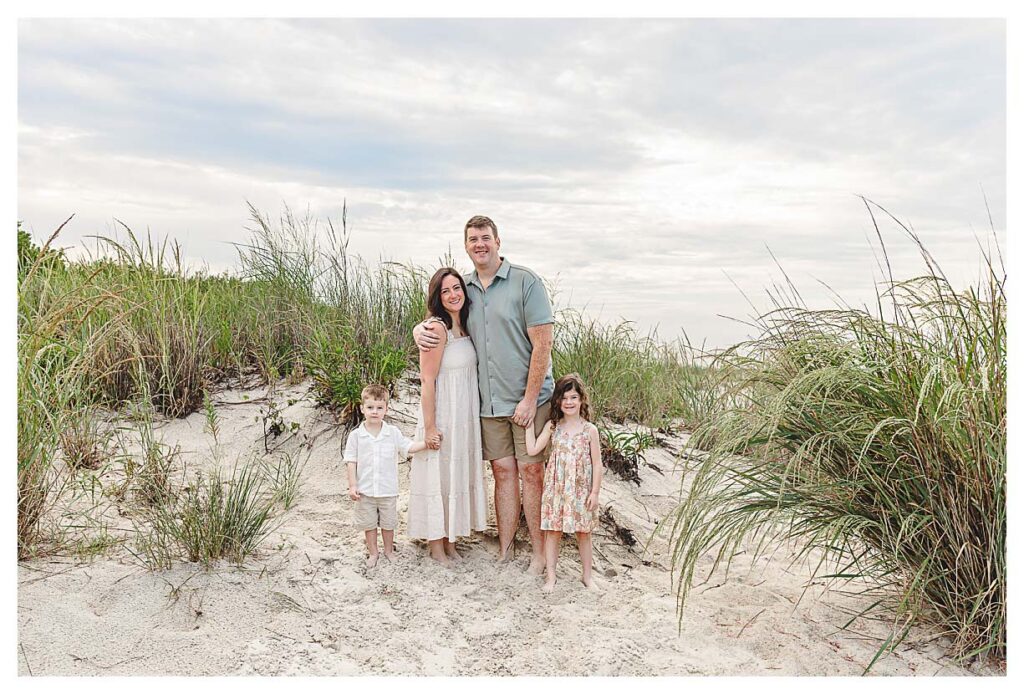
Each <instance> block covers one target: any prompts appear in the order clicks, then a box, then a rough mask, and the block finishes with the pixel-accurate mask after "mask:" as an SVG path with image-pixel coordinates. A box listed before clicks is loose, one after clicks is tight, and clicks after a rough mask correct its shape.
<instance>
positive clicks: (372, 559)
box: [366, 554, 379, 569]
mask: <svg viewBox="0 0 1024 694" xmlns="http://www.w3.org/2000/svg"><path fill="white" fill-rule="evenodd" d="M378 556H379V555H377V554H371V555H370V556H368V557H367V558H366V568H368V569H372V568H373V567H375V566H377V558H378Z"/></svg>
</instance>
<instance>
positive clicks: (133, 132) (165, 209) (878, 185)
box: [18, 19, 1006, 346]
mask: <svg viewBox="0 0 1024 694" xmlns="http://www.w3.org/2000/svg"><path fill="white" fill-rule="evenodd" d="M18 33H19V38H18V72H19V84H18V97H19V103H18V120H19V126H18V164H19V169H18V204H19V209H18V218H19V219H21V220H23V221H24V223H25V226H26V227H27V228H28V229H29V230H30V231H32V232H33V234H34V235H35V237H36V238H37V239H42V238H45V237H46V236H47V235H48V234H49V233H50V232H51V231H52V230H53V229H54V228H56V227H57V226H58V225H59V224H60V222H62V221H63V220H64V219H65V218H67V217H68V216H69V215H71V214H72V213H75V215H76V216H75V219H74V220H73V221H72V223H71V224H70V225H69V226H68V227H67V228H66V229H65V232H64V233H63V234H62V236H61V241H60V243H61V245H63V246H76V245H78V244H80V243H81V240H82V239H83V238H84V237H87V236H89V235H94V234H110V233H114V232H115V231H116V229H115V224H114V222H113V220H114V218H115V217H116V218H117V219H120V220H123V221H124V222H125V223H127V224H128V225H129V226H131V227H132V228H134V229H136V230H137V231H142V232H144V231H145V230H146V229H147V228H148V229H149V230H151V231H152V232H153V233H154V234H155V235H160V236H163V235H168V236H171V237H173V238H176V239H177V240H179V241H180V242H181V243H182V244H183V246H184V252H185V255H186V256H187V258H188V259H189V260H190V261H191V262H192V263H193V265H194V266H195V267H201V266H205V267H208V268H209V269H211V270H214V271H220V270H225V269H229V268H232V267H234V266H236V258H237V253H236V251H235V249H234V247H233V246H232V245H231V243H232V242H244V241H245V240H246V239H247V238H248V232H247V231H246V229H245V228H246V226H248V225H249V220H248V211H247V208H246V201H250V202H252V203H253V204H254V205H255V206H257V207H258V208H260V209H262V210H264V211H265V212H267V213H269V214H271V215H275V216H276V215H277V214H279V213H280V211H281V209H282V206H283V205H285V204H287V205H290V206H291V207H293V208H294V209H296V210H299V211H305V210H306V208H308V209H309V210H310V212H311V213H312V214H314V215H317V216H319V217H322V218H327V217H330V218H332V219H334V220H336V221H337V220H338V219H339V218H340V211H341V207H342V202H343V200H347V201H348V206H349V222H350V224H349V226H350V229H351V232H352V240H351V244H350V248H351V249H353V250H355V251H356V252H358V253H359V254H361V255H363V256H364V257H366V258H367V259H369V260H371V261H375V260H376V259H377V258H379V257H381V256H383V257H386V258H390V259H394V260H399V261H412V262H414V263H417V264H420V265H422V266H424V267H425V268H428V269H433V268H434V267H435V266H436V265H437V259H438V258H439V257H440V256H442V255H444V254H445V253H446V251H447V250H448V248H449V246H450V247H451V248H452V251H453V253H454V254H455V257H456V259H457V261H458V263H459V265H460V267H461V268H462V269H469V268H470V263H469V260H468V258H467V257H466V255H465V253H464V252H463V250H462V232H461V230H462V225H463V223H464V222H465V220H466V219H468V218H469V217H470V216H472V215H474V214H486V215H489V216H490V217H492V218H493V219H494V220H495V221H496V222H497V224H498V228H499V234H500V236H501V238H502V251H503V254H504V255H506V256H507V257H508V258H509V259H510V260H511V261H512V262H516V263H520V264H523V265H526V266H528V267H531V268H533V269H534V270H536V271H537V272H539V273H540V274H542V275H543V276H545V277H546V278H547V279H549V280H551V281H553V282H555V283H556V285H557V287H558V289H559V293H558V296H557V303H558V304H560V305H563V306H564V305H566V304H570V303H571V304H572V305H575V306H579V307H582V306H586V308H587V310H588V311H589V312H590V313H591V314H593V315H595V316H599V317H601V318H602V319H604V320H606V321H617V320H619V319H620V318H627V319H630V320H634V321H636V322H637V324H638V326H639V327H640V328H641V329H642V330H644V331H646V330H648V329H651V328H653V327H654V326H656V325H657V326H658V332H659V335H660V337H661V338H662V339H665V340H671V339H674V338H675V337H677V336H678V335H679V333H680V331H681V330H684V329H685V330H686V332H687V333H688V334H689V336H690V338H691V339H692V340H694V341H695V342H698V343H699V342H701V341H704V340H707V343H708V344H709V345H713V346H724V345H726V344H728V343H730V342H733V341H736V340H740V339H743V338H744V337H746V336H747V335H748V333H749V330H748V328H746V327H745V326H744V325H742V324H741V323H737V322H735V321H732V320H729V319H728V318H723V317H720V316H728V317H733V318H739V319H743V318H746V317H747V316H749V315H750V313H751V308H750V307H749V306H748V305H747V303H746V300H745V299H744V297H743V293H746V294H747V295H748V296H750V297H751V298H752V299H753V300H754V301H755V303H756V304H758V307H759V308H766V307H767V302H766V301H764V300H763V298H762V297H763V295H764V294H763V289H764V288H765V287H767V286H770V285H771V284H772V282H773V281H778V280H780V279H781V278H782V275H781V272H780V271H779V270H778V268H777V267H776V266H775V263H774V261H773V260H772V257H771V255H770V253H769V249H770V250H771V253H774V255H775V257H776V258H777V259H778V261H779V262H780V263H781V265H782V267H783V268H784V269H785V270H786V272H787V273H788V274H789V276H790V278H791V279H793V281H794V282H795V283H796V284H797V286H798V287H799V288H800V289H801V291H802V292H803V294H804V297H805V299H807V300H808V301H809V302H811V303H814V304H817V305H821V306H828V305H830V299H829V297H828V294H827V292H825V291H824V290H823V289H822V288H821V285H820V284H819V280H820V281H823V282H827V283H828V285H829V286H831V287H832V288H833V289H835V290H836V291H837V292H839V293H840V294H841V295H842V296H843V297H844V298H846V299H847V300H848V301H850V302H852V303H858V302H863V301H866V300H868V299H869V298H870V297H871V296H873V283H874V282H875V280H877V279H879V278H880V273H879V271H878V269H877V266H876V264H875V261H874V258H873V254H872V243H873V236H874V232H873V230H872V226H871V220H870V217H869V216H868V214H867V212H866V210H865V208H864V205H863V203H862V202H861V201H860V200H859V199H858V198H857V197H856V196H857V195H865V196H867V197H869V198H872V199H874V200H876V201H877V202H879V203H880V204H882V205H883V206H885V207H886V208H887V209H889V210H890V211H891V212H893V213H894V214H896V215H897V216H898V217H900V218H901V219H902V220H903V221H905V222H906V223H907V224H908V225H913V227H914V228H915V229H916V230H917V232H918V233H919V234H920V235H921V237H922V238H923V239H924V241H925V243H926V244H927V245H928V246H929V248H930V250H931V252H932V253H933V255H935V256H936V257H937V258H938V259H939V260H940V262H942V263H943V265H944V267H945V269H946V270H947V273H948V274H950V275H951V276H953V277H954V278H957V279H958V281H964V282H966V281H969V280H970V278H972V277H974V276H975V275H976V274H977V270H978V258H979V253H978V250H977V248H978V246H977V240H976V236H978V237H980V238H981V239H982V241H983V242H984V240H985V238H986V235H987V234H988V228H989V221H988V212H987V211H986V207H985V197H984V196H986V195H987V198H988V203H989V208H990V210H991V214H992V219H993V222H994V225H995V227H996V229H997V232H998V233H997V235H998V238H999V240H1000V242H1003V240H1004V238H1005V232H1004V229H1005V206H1006V202H1005V201H1006V193H1005V189H1006V137H1005V131H1006V102H1005V88H1006V86H1005V81H1006V69H1005V55H1006V43H1005V23H1004V22H1003V21H1001V20H960V19H958V20H900V21H897V20H781V19H780V20H688V21H687V20H472V21H468V20H466V21H463V20H440V19H435V20H303V21H283V20H238V19H233V20H223V21H211V20H201V21H193V20H165V21H157V20H144V19H136V20H127V21H84V20H22V21H20V22H19V32H18ZM983 191H984V195H983ZM883 231H885V233H886V237H885V238H886V243H887V246H888V248H889V251H890V254H891V255H892V256H893V265H894V270H895V273H896V274H897V275H898V276H903V277H910V276H912V275H914V274H917V273H919V272H921V271H922V265H921V263H920V261H919V260H918V259H917V258H916V256H915V254H914V253H913V250H912V248H911V246H910V244H909V243H908V242H906V241H905V240H903V239H902V238H901V237H900V235H899V234H898V232H897V231H896V230H895V227H894V226H893V225H891V224H886V225H883ZM874 243H875V245H877V242H874ZM741 290H742V292H741Z"/></svg>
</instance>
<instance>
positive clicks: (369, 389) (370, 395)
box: [359, 383, 390, 403]
mask: <svg viewBox="0 0 1024 694" xmlns="http://www.w3.org/2000/svg"><path fill="white" fill-rule="evenodd" d="M389 397H390V394H389V393H388V389H387V388H385V387H384V386H382V385H379V384H377V383H371V384H370V385H368V386H366V387H365V388H363V392H362V393H360V394H359V402H361V403H364V402H366V401H367V400H383V401H384V402H387V401H388V398H389Z"/></svg>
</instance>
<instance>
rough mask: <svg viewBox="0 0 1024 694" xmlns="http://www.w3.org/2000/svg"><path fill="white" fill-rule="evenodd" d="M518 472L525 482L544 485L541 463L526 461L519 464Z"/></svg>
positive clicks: (532, 484)
mask: <svg viewBox="0 0 1024 694" xmlns="http://www.w3.org/2000/svg"><path fill="white" fill-rule="evenodd" d="M519 474H520V475H521V476H522V478H523V482H524V483H525V484H529V485H531V486H534V487H537V486H543V485H544V464H543V463H526V464H523V465H519Z"/></svg>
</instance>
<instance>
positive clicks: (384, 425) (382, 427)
mask: <svg viewBox="0 0 1024 694" xmlns="http://www.w3.org/2000/svg"><path fill="white" fill-rule="evenodd" d="M387 428H388V423H387V422H381V423H380V433H379V434H377V435H376V436H374V435H373V434H371V433H370V432H369V430H368V429H367V428H366V421H365V420H364V421H362V422H359V428H358V429H357V431H359V432H361V433H362V434H364V435H366V436H369V437H370V438H371V439H379V438H380V437H381V436H383V435H384V432H385V431H387Z"/></svg>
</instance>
